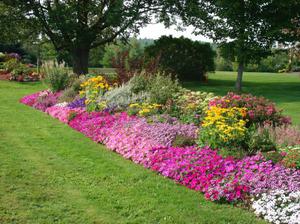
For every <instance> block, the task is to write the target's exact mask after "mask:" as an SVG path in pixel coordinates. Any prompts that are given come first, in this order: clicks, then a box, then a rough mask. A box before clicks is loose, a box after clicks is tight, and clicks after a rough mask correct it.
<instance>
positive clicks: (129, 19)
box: [4, 0, 159, 74]
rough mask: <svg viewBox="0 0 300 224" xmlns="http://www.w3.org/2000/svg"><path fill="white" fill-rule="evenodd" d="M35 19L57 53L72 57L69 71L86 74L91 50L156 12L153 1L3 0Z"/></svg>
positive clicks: (123, 34)
mask: <svg viewBox="0 0 300 224" xmlns="http://www.w3.org/2000/svg"><path fill="white" fill-rule="evenodd" d="M4 1H5V2H6V3H7V4H9V5H12V6H14V7H18V8H22V9H23V10H25V11H26V16H27V17H33V18H36V19H37V21H38V23H39V25H40V26H41V27H42V31H43V32H44V33H45V34H46V35H47V36H48V37H49V39H50V40H51V41H52V43H53V45H54V47H55V48H56V50H57V51H67V52H69V53H70V54H71V55H72V58H73V71H74V72H75V73H77V74H85V73H87V72H88V58H89V52H90V50H91V49H93V48H96V47H98V46H101V45H105V44H106V43H109V42H112V41H114V40H115V39H116V38H125V37H128V36H129V34H130V32H131V33H133V32H137V31H138V29H139V28H140V27H141V26H142V25H144V24H145V23H147V22H149V20H150V18H151V13H152V12H153V11H155V10H158V9H159V6H158V1H155V0H84V1H83V0H43V1H42V0H13V1H12V0H4Z"/></svg>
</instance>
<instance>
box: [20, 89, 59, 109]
mask: <svg viewBox="0 0 300 224" xmlns="http://www.w3.org/2000/svg"><path fill="white" fill-rule="evenodd" d="M60 95H61V93H59V92H57V93H52V92H51V91H49V90H45V91H41V92H37V93H34V94H31V95H28V96H24V97H23V98H22V99H21V100H20V102H21V103H23V104H25V105H28V106H31V107H34V108H36V109H38V110H41V111H45V110H46V109H47V108H48V107H51V106H54V105H55V104H57V102H58V98H59V96H60Z"/></svg>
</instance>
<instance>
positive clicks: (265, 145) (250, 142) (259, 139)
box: [245, 126, 276, 154]
mask: <svg viewBox="0 0 300 224" xmlns="http://www.w3.org/2000/svg"><path fill="white" fill-rule="evenodd" d="M247 132H248V133H247V137H246V140H245V148H246V149H247V151H248V154H255V153H257V152H269V151H274V150H275V149H276V144H275V142H274V141H273V139H272V137H271V135H270V133H269V131H268V130H267V129H258V128H257V127H255V126H251V127H249V128H248V131H247Z"/></svg>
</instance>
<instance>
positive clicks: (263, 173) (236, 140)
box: [21, 74, 300, 223]
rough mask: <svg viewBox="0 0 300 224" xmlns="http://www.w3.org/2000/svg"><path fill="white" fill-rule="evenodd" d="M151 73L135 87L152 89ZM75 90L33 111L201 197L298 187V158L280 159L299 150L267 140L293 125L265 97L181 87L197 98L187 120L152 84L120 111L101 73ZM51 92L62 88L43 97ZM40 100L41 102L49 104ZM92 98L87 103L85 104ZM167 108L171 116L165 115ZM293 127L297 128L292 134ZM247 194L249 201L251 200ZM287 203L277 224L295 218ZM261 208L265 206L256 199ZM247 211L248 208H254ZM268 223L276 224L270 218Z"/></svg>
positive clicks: (241, 198) (239, 197)
mask: <svg viewBox="0 0 300 224" xmlns="http://www.w3.org/2000/svg"><path fill="white" fill-rule="evenodd" d="M160 76H161V74H158V75H157V78H158V79H159V80H164V82H163V83H168V88H170V89H172V86H173V87H175V88H179V89H181V88H182V87H180V86H179V84H178V83H177V82H176V81H172V77H171V76H165V77H164V78H163V79H162V78H160ZM145 78H146V77H145ZM157 78H150V79H148V78H147V79H148V81H147V82H146V87H145V88H142V90H141V91H144V92H145V93H148V94H149V95H151V94H153V93H152V92H151V91H152V89H151V88H147V86H152V85H153V84H151V82H153V83H156V84H157V83H158V82H157ZM129 84H131V85H132V84H133V85H134V82H131V81H129V83H128V84H127V83H125V84H123V87H121V88H124V85H129ZM81 87H82V90H81V91H80V97H81V99H76V100H75V101H74V102H72V103H59V104H56V105H53V104H52V105H50V104H49V106H48V107H47V108H46V109H45V110H44V108H43V107H36V108H37V109H40V110H42V111H46V112H47V113H49V114H50V115H51V116H53V117H56V118H58V119H59V120H61V121H62V122H64V123H67V124H68V125H69V126H71V127H72V128H73V129H75V130H77V131H79V132H82V133H83V134H84V135H86V136H87V137H89V138H91V139H92V140H93V141H95V142H99V143H102V144H104V145H106V146H107V147H108V148H109V149H111V150H113V151H115V152H117V153H119V154H121V155H122V156H123V157H125V158H127V159H130V160H132V161H134V162H135V163H138V164H141V165H143V166H144V167H146V168H149V169H152V170H155V171H157V172H159V173H161V174H162V175H163V176H166V177H169V178H171V179H173V180H174V181H176V182H178V183H180V184H182V185H185V186H187V187H188V188H191V189H194V190H196V191H200V192H203V193H204V195H205V197H206V198H207V199H208V200H212V201H227V202H229V203H241V202H245V204H250V205H253V206H254V205H255V203H256V202H258V201H260V200H262V201H263V200H264V199H263V198H264V197H265V194H267V195H269V194H270V197H272V196H271V195H272V193H270V192H273V191H274V192H282V191H283V192H284V194H285V195H289V194H290V193H291V192H298V191H299V190H300V171H299V170H296V169H293V168H297V167H298V166H297V164H298V159H299V157H297V156H296V159H295V160H296V161H294V162H293V164H296V165H294V166H291V165H290V163H289V162H287V161H290V160H291V159H290V157H292V158H294V157H295V156H294V155H298V153H299V151H297V150H296V151H294V150H293V153H292V156H291V154H289V153H286V152H284V150H282V149H281V147H282V144H279V143H278V142H277V143H276V142H275V141H272V138H271V132H273V133H276V129H278V128H290V129H292V127H291V120H290V119H289V118H287V117H285V116H283V115H282V114H281V111H279V110H278V109H277V108H276V106H275V104H273V103H272V102H270V101H268V100H267V99H264V98H257V97H255V96H252V95H247V94H241V95H238V94H233V93H228V94H227V95H225V96H223V97H215V96H213V95H211V94H210V93H204V94H199V93H193V92H192V93H190V92H188V91H185V90H184V91H183V94H186V95H187V97H188V98H190V97H191V96H196V99H197V100H198V101H197V102H196V103H195V104H196V105H194V106H193V107H190V109H191V110H192V113H191V111H190V110H188V111H186V113H187V115H186V116H183V118H185V117H187V116H188V115H190V114H192V115H193V116H194V117H197V118H198V121H199V122H196V123H193V122H192V121H186V119H182V116H181V115H182V114H181V113H185V110H182V111H181V113H177V114H179V116H177V117H176V113H174V112H173V113H172V110H177V111H178V109H176V107H175V109H174V105H173V107H172V106H171V107H170V105H169V104H170V103H169V102H171V105H172V103H173V104H174V101H176V99H177V98H176V96H175V95H176V93H172V92H171V94H166V93H165V91H159V89H157V90H156V92H155V94H154V97H149V98H144V99H143V100H144V101H143V100H142V101H141V102H140V103H127V104H124V103H120V105H122V107H119V108H122V109H123V110H114V108H110V107H108V106H107V105H109V103H110V102H109V100H111V99H113V98H105V97H104V96H105V94H108V93H109V92H110V91H114V88H115V89H116V88H120V87H114V86H111V85H110V84H109V83H108V82H107V81H106V79H105V77H104V76H94V77H91V78H88V79H87V80H86V81H84V82H83V83H82V84H81ZM133 89H135V90H136V89H139V88H133ZM118 91H119V90H118ZM124 91H125V92H124V93H126V94H127V95H128V93H129V95H128V96H129V97H131V94H136V93H134V92H132V93H130V91H129V92H128V88H125V90H124ZM120 92H123V89H122V90H121V91H120ZM55 94H61V93H52V95H51V94H47V96H55ZM44 95H45V91H42V92H40V93H38V94H36V93H34V94H32V95H28V96H25V97H23V98H22V99H21V102H22V103H24V104H27V105H30V106H34V105H35V104H36V103H40V100H41V99H43V98H42V97H43V96H44ZM96 99H98V100H96ZM99 99H100V100H99ZM162 99H163V100H162ZM45 102H46V104H45V105H48V104H47V102H48V101H47V100H45ZM91 102H92V103H93V105H94V106H93V107H90V106H89V105H90V103H91ZM114 102H115V100H114ZM127 102H130V101H128V100H127ZM77 104H78V107H77V106H76V105H77ZM83 104H84V105H83ZM198 104H199V105H200V106H199V107H198ZM74 105H75V106H74ZM199 108H201V109H200V110H199ZM193 110H194V111H193ZM170 111H171V113H170V115H171V116H170V115H168V113H169V112H170ZM172 115H173V117H172ZM174 116H175V117H174ZM262 125H269V129H264V130H265V131H266V134H259V129H260V128H261V127H262ZM268 130H269V131H268ZM293 130H295V132H296V133H297V132H298V131H299V130H297V129H293ZM269 132H270V133H269ZM261 136H262V137H261ZM178 138H184V139H188V140H189V141H183V142H185V143H186V145H185V144H183V145H180V146H178V145H176V144H175V142H176V140H177V139H178ZM249 139H251V141H249ZM252 139H255V140H254V141H253V140H252ZM197 144H198V145H197ZM297 144H298V142H297V141H294V143H293V142H292V141H290V145H292V146H293V147H297ZM286 151H288V148H286ZM262 153H275V154H280V155H281V156H282V158H281V159H280V160H278V161H276V160H269V159H268V157H267V156H265V155H264V154H262ZM297 158H298V159H297ZM291 167H292V168H291ZM249 199H252V200H254V201H253V202H250V201H249ZM293 203H294V201H293V200H291V203H290V204H288V206H291V211H293V212H291V213H289V214H287V215H286V216H287V217H286V219H285V220H286V221H285V222H283V221H282V223H293V222H294V221H293V220H297V218H300V217H298V214H297V212H295V211H296V210H297V209H296V208H295V207H294V205H293ZM260 205H261V206H262V207H264V206H268V205H267V204H264V203H263V202H262V203H260ZM253 208H254V210H255V208H257V207H255V206H254V207H253ZM274 209H275V210H276V208H274ZM266 211H267V212H264V213H260V212H258V211H257V212H256V214H258V215H260V216H262V217H264V218H266V219H267V220H270V219H269V217H270V216H271V214H269V213H268V211H269V210H268V209H266ZM270 211H271V210H270ZM271 221H272V222H274V223H276V220H275V219H274V220H271Z"/></svg>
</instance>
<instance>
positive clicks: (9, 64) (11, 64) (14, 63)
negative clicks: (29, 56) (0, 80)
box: [3, 58, 21, 72]
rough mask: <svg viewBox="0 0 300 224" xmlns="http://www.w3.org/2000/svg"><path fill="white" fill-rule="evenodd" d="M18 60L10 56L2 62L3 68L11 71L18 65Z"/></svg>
mask: <svg viewBox="0 0 300 224" xmlns="http://www.w3.org/2000/svg"><path fill="white" fill-rule="evenodd" d="M20 64H21V63H20V61H19V60H18V59H16V58H11V59H9V60H8V61H6V62H4V63H3V68H4V69H5V70H6V71H8V72H12V71H13V70H14V69H15V68H17V67H19V66H20Z"/></svg>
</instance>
